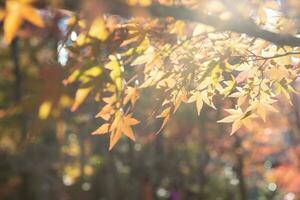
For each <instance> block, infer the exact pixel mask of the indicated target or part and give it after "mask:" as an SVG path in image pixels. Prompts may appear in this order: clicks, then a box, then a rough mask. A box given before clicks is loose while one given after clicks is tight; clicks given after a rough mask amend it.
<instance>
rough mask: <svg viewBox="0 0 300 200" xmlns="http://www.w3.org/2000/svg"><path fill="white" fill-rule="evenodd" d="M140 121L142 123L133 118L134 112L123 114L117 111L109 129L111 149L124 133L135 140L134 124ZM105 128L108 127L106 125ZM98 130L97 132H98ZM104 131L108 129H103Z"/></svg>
mask: <svg viewBox="0 0 300 200" xmlns="http://www.w3.org/2000/svg"><path fill="white" fill-rule="evenodd" d="M138 123H140V122H139V121H138V120H136V119H135V118H133V117H132V114H128V115H125V116H121V113H120V112H117V113H116V114H115V119H114V121H113V123H112V124H111V126H110V128H109V131H110V132H111V135H110V143H109V150H111V149H112V148H113V147H114V146H115V145H116V144H117V142H118V141H119V140H120V138H121V135H122V133H123V134H124V135H125V136H127V137H128V138H130V139H131V140H133V141H135V136H134V134H133V130H132V126H134V125H137V124H138ZM100 128H101V127H100ZM100 128H99V129H100ZM104 128H106V127H104ZM104 128H103V129H104ZM97 130H98V129H97ZM97 130H96V131H95V132H97ZM98 131H99V132H100V131H101V132H102V129H100V130H98ZM103 131H106V130H103Z"/></svg>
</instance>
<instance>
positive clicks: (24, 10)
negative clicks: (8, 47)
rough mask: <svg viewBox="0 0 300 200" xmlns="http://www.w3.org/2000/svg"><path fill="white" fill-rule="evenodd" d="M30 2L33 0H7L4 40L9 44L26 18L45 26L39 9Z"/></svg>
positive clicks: (39, 25) (37, 24)
mask: <svg viewBox="0 0 300 200" xmlns="http://www.w3.org/2000/svg"><path fill="white" fill-rule="evenodd" d="M30 3H31V1H29V0H23V1H21V0H19V1H18V0H8V1H6V12H5V17H4V41H5V42H6V43H7V44H9V43H11V41H12V40H13V38H14V37H15V35H16V33H17V31H18V30H19V28H20V26H21V25H22V23H23V21H24V20H26V21H28V22H30V23H32V24H34V25H35V26H38V27H40V28H43V27H44V26H45V25H44V22H43V20H42V18H41V16H40V15H39V13H38V11H37V10H36V9H35V8H34V7H32V6H31V5H30Z"/></svg>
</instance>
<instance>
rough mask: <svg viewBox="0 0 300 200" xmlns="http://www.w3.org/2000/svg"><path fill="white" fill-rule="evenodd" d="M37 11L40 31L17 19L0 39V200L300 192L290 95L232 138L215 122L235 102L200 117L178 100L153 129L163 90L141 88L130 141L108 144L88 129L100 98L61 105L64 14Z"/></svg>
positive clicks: (299, 116) (220, 198)
mask: <svg viewBox="0 0 300 200" xmlns="http://www.w3.org/2000/svg"><path fill="white" fill-rule="evenodd" d="M53 2H56V1H53ZM41 4H43V3H41ZM58 4H59V3H58ZM2 5H4V3H2ZM54 5H56V4H54ZM65 5H66V7H68V8H70V7H72V6H73V2H72V1H65ZM38 6H40V7H43V6H42V5H38ZM64 12H65V11H64ZM43 15H45V16H44V18H46V19H47V20H48V22H47V30H44V29H36V28H33V27H32V26H31V25H29V24H26V25H25V27H23V29H22V30H21V31H19V33H18V36H17V37H15V38H14V39H12V42H11V43H10V45H7V44H6V43H4V42H1V43H0V199H1V200H83V199H85V200H140V199H141V200H142V199H143V200H154V199H161V200H163V199H166V200H167V199H169V200H195V199H200V200H254V199H255V200H256V199H257V200H299V199H300V168H299V166H300V156H299V155H300V98H299V96H297V94H292V95H291V101H292V102H293V105H292V106H291V105H290V104H289V103H288V102H287V100H286V99H285V98H284V97H280V98H279V101H278V108H279V111H280V113H276V114H270V115H268V120H267V121H266V123H263V122H256V121H254V122H253V124H252V130H247V129H240V130H238V131H237V133H236V134H235V135H233V136H230V135H229V132H230V127H229V126H227V125H225V124H219V123H216V121H218V120H219V119H221V118H222V117H223V116H224V112H223V111H222V108H226V107H228V105H232V104H234V102H232V101H230V99H229V100H228V101H227V100H224V99H221V98H216V99H215V100H214V103H215V105H216V107H217V108H218V109H217V110H214V109H212V108H210V107H209V106H204V107H203V109H202V111H201V115H200V116H197V112H196V111H195V108H194V106H192V105H190V104H189V105H183V106H181V107H180V108H179V109H178V111H177V113H176V115H175V116H173V117H172V118H171V119H170V121H169V122H168V124H167V125H166V127H165V128H164V129H163V130H162V131H161V132H160V133H159V134H156V132H157V130H158V129H159V128H160V126H161V123H162V121H161V120H159V119H153V118H154V117H153V118H151V115H150V113H152V112H153V104H154V103H153V98H156V97H159V96H161V95H162V94H161V92H162V91H160V90H154V89H151V88H147V89H146V90H144V91H142V92H141V95H140V100H139V102H137V105H136V106H135V108H134V112H135V115H136V116H139V120H140V121H141V122H142V123H140V124H139V125H137V126H136V127H135V128H134V130H135V136H136V141H135V142H133V141H131V140H128V139H125V138H122V139H121V140H120V142H119V143H118V144H117V145H116V146H115V147H114V148H113V149H112V150H111V151H109V150H108V147H109V135H101V136H99V135H91V134H90V133H91V132H93V131H94V130H96V129H97V127H99V126H100V125H101V121H99V119H95V118H94V116H95V114H96V113H97V112H96V111H97V110H98V109H99V106H100V107H101V106H102V104H99V102H97V101H94V99H93V98H92V97H89V98H87V99H85V102H84V103H83V104H82V105H80V107H79V106H78V109H77V110H76V112H71V109H70V108H71V107H72V105H73V107H74V96H75V93H76V90H77V88H78V84H77V85H76V84H72V85H66V84H64V81H65V79H66V77H68V75H67V70H66V66H65V65H66V64H65V63H66V62H70V60H68V56H67V54H68V52H67V49H66V48H64V46H62V44H63V43H62V42H66V41H65V40H64V36H65V35H66V34H67V33H68V30H67V27H66V25H65V13H63V14H62V13H59V14H57V15H55V16H51V21H50V20H49V19H48V18H47V17H49V16H48V15H49V13H47V12H46V13H44V14H43ZM68 37H69V38H68V39H67V40H68V41H67V43H68V42H71V41H72V40H73V39H74V37H75V38H76V37H77V36H76V34H75V33H73V34H70V35H68ZM72 37H73V38H72ZM116 43H117V42H116ZM112 46H113V45H112ZM75 58H76V56H75ZM72 59H74V57H73V58H72ZM71 62H73V61H71ZM69 64H70V63H69ZM71 64H74V63H71ZM294 87H295V88H296V90H297V88H299V89H298V91H299V90H300V85H299V83H298V81H296V82H295V83H294ZM156 106H160V105H156ZM73 110H74V109H73ZM148 113H149V115H146V114H148ZM149 116H150V117H149Z"/></svg>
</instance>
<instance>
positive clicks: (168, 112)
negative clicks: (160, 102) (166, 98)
mask: <svg viewBox="0 0 300 200" xmlns="http://www.w3.org/2000/svg"><path fill="white" fill-rule="evenodd" d="M170 112H171V107H168V108H166V109H165V110H163V111H162V112H161V113H160V114H159V115H157V116H156V118H164V117H167V116H168V115H170Z"/></svg>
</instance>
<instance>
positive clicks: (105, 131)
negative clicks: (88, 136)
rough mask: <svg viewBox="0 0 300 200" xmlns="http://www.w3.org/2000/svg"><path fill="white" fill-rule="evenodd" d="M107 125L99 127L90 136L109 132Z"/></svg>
mask: <svg viewBox="0 0 300 200" xmlns="http://www.w3.org/2000/svg"><path fill="white" fill-rule="evenodd" d="M109 126H110V125H109V124H103V125H102V126H100V127H99V128H98V129H97V130H95V131H94V132H93V133H92V135H96V134H105V133H107V132H108V131H109Z"/></svg>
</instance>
